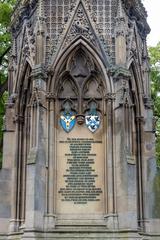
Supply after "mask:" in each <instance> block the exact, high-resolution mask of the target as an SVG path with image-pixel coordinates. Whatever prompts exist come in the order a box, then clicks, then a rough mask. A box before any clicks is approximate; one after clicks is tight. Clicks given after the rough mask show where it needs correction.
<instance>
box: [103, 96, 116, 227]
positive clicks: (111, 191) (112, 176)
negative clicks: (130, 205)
mask: <svg viewBox="0 0 160 240" xmlns="http://www.w3.org/2000/svg"><path fill="white" fill-rule="evenodd" d="M114 101H115V94H113V93H108V94H107V96H106V115H107V116H106V118H107V127H106V129H107V133H108V134H107V150H106V151H107V164H106V166H107V173H106V175H107V191H108V195H107V201H108V202H107V211H106V216H105V220H106V224H107V228H108V229H116V228H118V215H117V200H116V191H117V189H116V173H115V138H114V137H115V136H114V120H115V119H114V111H113V108H114V107H113V106H114Z"/></svg>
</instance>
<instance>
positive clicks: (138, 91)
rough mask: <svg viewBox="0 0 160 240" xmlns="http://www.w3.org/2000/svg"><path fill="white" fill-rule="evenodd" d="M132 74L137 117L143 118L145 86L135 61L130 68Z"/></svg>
mask: <svg viewBox="0 0 160 240" xmlns="http://www.w3.org/2000/svg"><path fill="white" fill-rule="evenodd" d="M129 69H130V72H131V87H132V89H133V92H134V100H135V101H136V102H135V105H136V111H137V115H138V116H141V113H142V112H143V98H142V97H143V86H142V83H141V81H142V79H141V77H140V75H139V72H138V66H137V64H136V62H135V61H134V60H133V61H132V62H131V64H130V66H129Z"/></svg>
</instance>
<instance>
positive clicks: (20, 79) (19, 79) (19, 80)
mask: <svg viewBox="0 0 160 240" xmlns="http://www.w3.org/2000/svg"><path fill="white" fill-rule="evenodd" d="M28 68H30V72H31V71H32V68H33V66H32V65H31V64H30V62H29V61H28V60H27V59H26V60H25V62H24V63H23V65H22V67H21V69H20V72H19V73H18V74H17V80H16V82H15V85H14V89H13V92H15V93H18V92H19V89H20V86H21V85H22V84H23V80H24V77H25V75H26V71H27V69H28Z"/></svg>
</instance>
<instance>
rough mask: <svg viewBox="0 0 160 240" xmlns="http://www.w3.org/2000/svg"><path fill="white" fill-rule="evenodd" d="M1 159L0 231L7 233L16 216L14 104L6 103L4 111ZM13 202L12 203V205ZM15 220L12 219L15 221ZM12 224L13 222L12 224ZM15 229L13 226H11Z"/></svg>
mask: <svg viewBox="0 0 160 240" xmlns="http://www.w3.org/2000/svg"><path fill="white" fill-rule="evenodd" d="M3 131H4V135H3V160H2V169H0V186H1V192H0V233H1V234H3V233H7V232H8V229H9V227H10V225H11V224H10V223H9V220H10V218H11V217H12V218H13V219H14V220H15V219H16V216H15V214H13V213H14V211H13V209H15V207H16V206H15V202H14V201H13V194H14V191H13V189H14V187H15V186H16V185H14V186H13V181H14V180H15V179H14V172H15V171H16V169H15V164H14V162H13V159H14V149H15V146H16V144H15V143H16V141H15V123H14V104H13V103H8V104H7V105H6V113H5V117H4V122H3ZM13 204H14V205H13ZM15 222H16V221H14V223H15ZM13 225H14V224H13ZM13 230H15V227H13Z"/></svg>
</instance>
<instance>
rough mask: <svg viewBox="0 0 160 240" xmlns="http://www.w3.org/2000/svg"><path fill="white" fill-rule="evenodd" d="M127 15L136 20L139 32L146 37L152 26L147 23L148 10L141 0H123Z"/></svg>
mask: <svg viewBox="0 0 160 240" xmlns="http://www.w3.org/2000/svg"><path fill="white" fill-rule="evenodd" d="M122 1H123V4H124V6H125V9H126V12H127V15H128V16H129V18H130V19H131V20H133V19H134V20H135V22H136V24H137V27H138V30H139V33H140V35H141V36H142V37H144V38H145V37H146V36H147V34H149V33H150V27H149V25H148V23H147V16H148V15H147V11H146V10H145V8H144V6H143V4H142V2H141V0H122Z"/></svg>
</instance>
